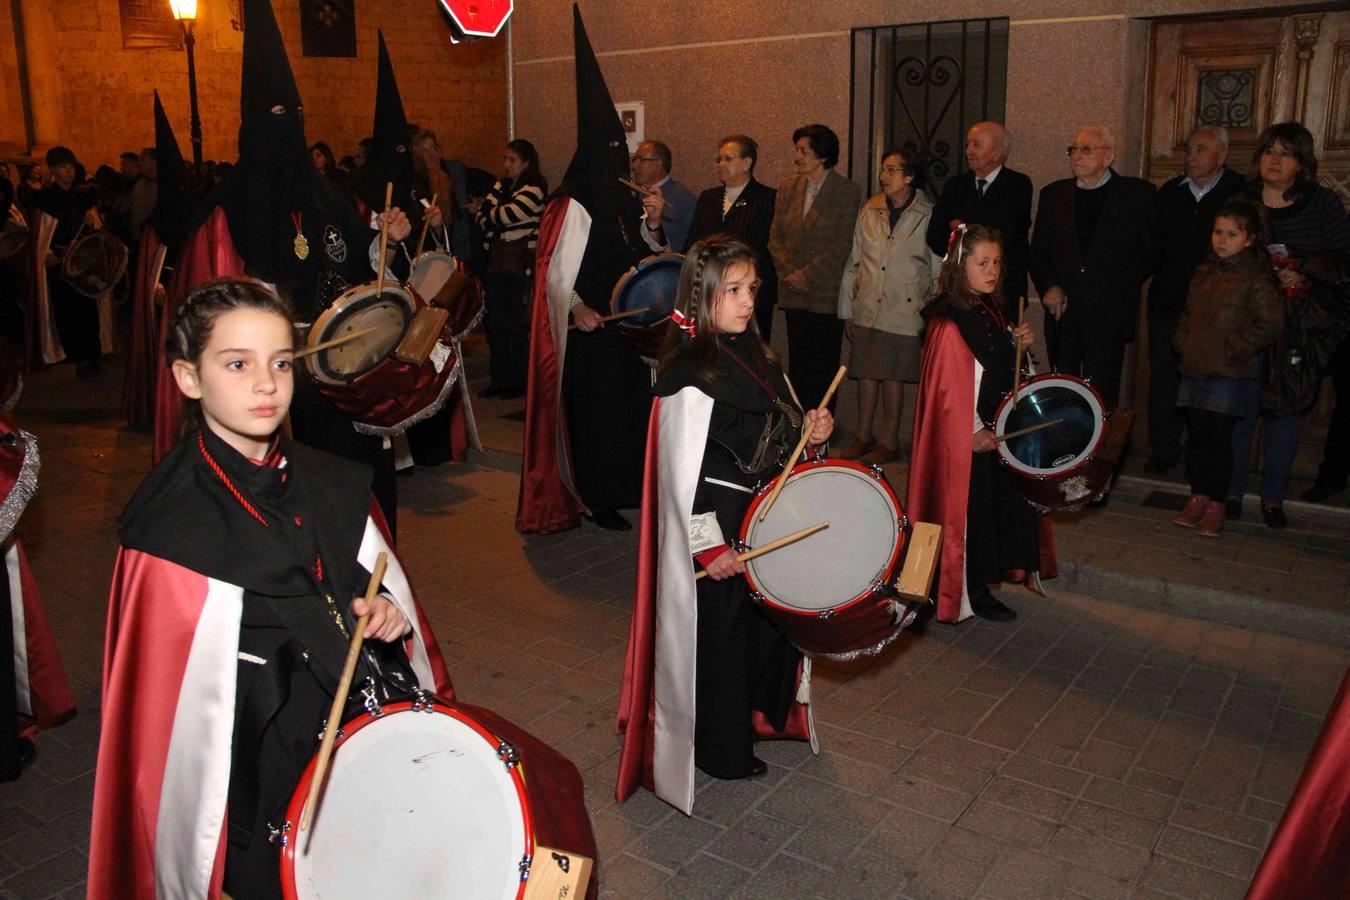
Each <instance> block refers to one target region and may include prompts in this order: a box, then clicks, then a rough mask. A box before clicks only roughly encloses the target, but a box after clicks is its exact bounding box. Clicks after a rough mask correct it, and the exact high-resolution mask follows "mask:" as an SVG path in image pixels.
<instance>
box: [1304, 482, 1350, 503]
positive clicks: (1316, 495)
mask: <svg viewBox="0 0 1350 900" xmlns="http://www.w3.org/2000/svg"><path fill="white" fill-rule="evenodd" d="M1344 490H1345V485H1344V484H1342V485H1340V486H1339V487H1338V486H1336V485H1334V484H1332V483H1330V482H1328V481H1322V480H1320V479H1319V480H1317V481H1314V482H1313V486H1312V487H1310V488H1308V489H1307V490H1306V491H1304V492H1303V493H1302V494H1301V495H1299V499H1300V500H1307V501H1308V502H1309V503H1326V502H1327V501H1328V500H1330V499H1331V498H1332V497H1334V496H1336V495H1337V494H1339V493H1341V492H1342V491H1344Z"/></svg>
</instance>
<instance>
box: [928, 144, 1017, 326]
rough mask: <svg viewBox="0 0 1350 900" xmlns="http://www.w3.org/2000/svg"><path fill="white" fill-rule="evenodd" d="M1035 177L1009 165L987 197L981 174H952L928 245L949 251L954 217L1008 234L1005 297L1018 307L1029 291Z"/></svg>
mask: <svg viewBox="0 0 1350 900" xmlns="http://www.w3.org/2000/svg"><path fill="white" fill-rule="evenodd" d="M1031 194H1032V190H1031V179H1030V178H1028V177H1027V176H1025V175H1023V174H1022V173H1021V172H1018V171H1015V170H1013V169H1009V168H1007V167H1006V166H1005V167H1004V169H1003V171H1002V172H999V173H998V177H997V178H995V179H994V183H993V184H991V185H989V188H988V189H987V190H986V191H985V192H984V196H983V197H981V196H979V195H978V194H977V193H976V190H975V175H974V173H971V172H966V173H964V174H962V175H959V176H957V177H956V178H949V179H948V180H947V183H946V184H945V185H943V187H942V196H940V197H938V201H937V203H936V204H935V205H934V207H933V214H932V216H930V217H929V219H928V236H927V237H928V247H929V249H930V250H932V251H933V252H934V253H936V254H937V255H938V256H944V255H945V254H946V253H947V239H948V238H949V237H950V236H951V231H952V220H953V219H960V220H961V221H962V222H965V223H967V224H969V225H988V226H989V227H991V228H997V229H998V230H999V231H1000V232H1001V233H1002V235H1003V267H1004V268H1003V271H1004V274H1003V296H1004V297H1005V298H1006V299H1007V300H1008V301H1009V303H1010V306H1011V307H1013V308H1015V307H1016V305H1017V298H1018V297H1024V296H1026V293H1027V261H1028V260H1029V259H1030V258H1031V244H1030V242H1029V241H1028V237H1029V235H1030V234H1031Z"/></svg>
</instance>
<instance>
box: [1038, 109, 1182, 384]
mask: <svg viewBox="0 0 1350 900" xmlns="http://www.w3.org/2000/svg"><path fill="white" fill-rule="evenodd" d="M1065 152H1066V153H1067V154H1068V157H1069V169H1070V171H1071V172H1072V173H1073V177H1072V178H1065V179H1063V180H1061V181H1055V182H1052V183H1050V184H1048V185H1046V186H1045V187H1044V188H1043V189H1042V190H1041V199H1040V205H1039V207H1038V209H1037V211H1036V229H1035V231H1034V232H1033V234H1032V237H1031V266H1030V267H1031V279H1032V281H1034V282H1035V284H1036V290H1037V292H1038V293H1039V294H1040V295H1041V303H1042V305H1044V306H1045V311H1046V327H1045V331H1046V342H1047V344H1048V346H1049V348H1050V361H1051V362H1052V363H1053V364H1054V365H1055V366H1056V367H1058V369H1059V371H1061V372H1065V373H1068V374H1072V375H1081V376H1082V377H1084V378H1089V379H1091V381H1092V384H1093V386H1094V387H1095V388H1096V389H1097V391H1098V392H1099V393H1100V394H1101V395H1102V400H1103V401H1104V402H1105V403H1106V406H1107V408H1108V409H1110V408H1112V407H1114V406H1115V405H1116V404H1117V402H1118V401H1119V399H1120V370H1121V366H1122V365H1123V364H1124V361H1125V345H1126V344H1128V343H1129V342H1130V341H1132V340H1134V338H1135V331H1136V327H1135V323H1136V321H1137V319H1138V318H1139V293H1140V289H1141V287H1142V286H1143V283H1144V279H1145V278H1147V277H1148V275H1149V272H1151V271H1152V269H1153V254H1154V244H1153V242H1154V231H1155V229H1154V225H1153V215H1154V212H1153V186H1152V185H1151V184H1149V183H1148V182H1147V181H1144V180H1142V179H1139V178H1130V177H1128V176H1126V175H1121V174H1119V173H1117V172H1116V171H1115V170H1114V169H1112V168H1111V163H1112V162H1113V161H1114V160H1115V155H1116V154H1115V141H1114V139H1113V138H1112V136H1111V132H1110V131H1109V130H1108V129H1107V128H1106V127H1105V126H1102V125H1084V126H1083V127H1081V128H1079V129H1078V132H1077V134H1075V135H1074V137H1073V143H1072V144H1070V145H1069V147H1068V148H1067V149H1066V150H1065Z"/></svg>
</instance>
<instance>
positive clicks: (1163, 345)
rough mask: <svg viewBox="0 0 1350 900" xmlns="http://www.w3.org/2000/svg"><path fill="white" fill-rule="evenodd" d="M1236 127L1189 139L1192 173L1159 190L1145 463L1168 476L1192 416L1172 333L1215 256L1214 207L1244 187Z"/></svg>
mask: <svg viewBox="0 0 1350 900" xmlns="http://www.w3.org/2000/svg"><path fill="white" fill-rule="evenodd" d="M1227 159H1228V129H1226V128H1223V127H1222V126H1218V125H1201V126H1200V127H1199V128H1197V129H1195V130H1194V131H1192V132H1191V136H1190V137H1189V138H1188V139H1187V141H1186V171H1185V173H1184V174H1182V175H1178V176H1177V177H1176V178H1173V179H1171V180H1170V181H1167V182H1166V183H1164V184H1163V186H1162V187H1160V188H1159V189H1158V193H1157V194H1156V195H1155V196H1154V207H1155V210H1156V211H1155V218H1156V220H1157V226H1158V231H1157V248H1158V267H1157V268H1156V269H1155V270H1154V272H1153V283H1152V284H1151V285H1150V286H1149V290H1148V366H1149V371H1148V446H1149V458H1148V462H1147V463H1145V465H1144V469H1145V471H1147V472H1151V473H1153V474H1155V475H1161V474H1163V473H1165V472H1167V471H1168V470H1169V469H1171V468H1172V467H1174V466H1175V465H1176V464H1177V463H1178V462H1180V461H1181V431H1182V427H1183V423H1184V419H1183V417H1182V415H1181V413H1180V411H1179V410H1178V409H1177V388H1178V386H1179V384H1180V374H1179V372H1178V370H1177V357H1176V353H1175V352H1173V350H1172V335H1173V333H1175V332H1176V329H1177V323H1178V322H1179V321H1180V320H1181V311H1182V310H1183V309H1184V308H1185V306H1186V292H1187V290H1188V289H1189V287H1190V283H1191V275H1192V274H1194V272H1195V267H1196V266H1198V265H1199V264H1200V263H1201V262H1202V261H1203V260H1204V259H1205V257H1206V256H1208V255H1209V245H1210V231H1212V230H1213V228H1214V213H1215V211H1216V210H1218V208H1219V207H1221V206H1223V203H1224V201H1225V200H1227V199H1228V198H1229V197H1231V196H1233V195H1234V194H1236V193H1237V192H1238V191H1240V190H1242V185H1243V183H1244V179H1243V177H1242V176H1241V175H1239V174H1238V173H1237V172H1232V171H1229V170H1228V169H1226V168H1224V162H1225V161H1226V160H1227Z"/></svg>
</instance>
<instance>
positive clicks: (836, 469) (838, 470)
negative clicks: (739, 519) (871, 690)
mask: <svg viewBox="0 0 1350 900" xmlns="http://www.w3.org/2000/svg"><path fill="white" fill-rule="evenodd" d="M772 490H773V483H772V482H771V483H770V484H768V485H766V486H765V487H764V488H763V489H762V490H761V491H760V492H759V493H758V494H757V495H756V496H755V499H754V500H752V501H751V502H750V508H749V509H748V510H746V513H745V520H744V522H743V523H742V525H741V541H742V543H744V544H745V545H746V546H748V547H751V548H753V547H758V546H763V545H764V544H767V543H769V542H770V541H773V540H776V539H778V538H780V537H784V536H785V535H789V534H792V533H793V532H795V531H800V530H801V529H803V528H807V527H809V526H811V525H814V524H815V523H817V522H820V521H828V522H829V523H830V527H829V528H827V529H825V530H824V531H821V532H817V533H816V534H813V535H811V536H810V537H808V538H804V539H803V540H801V541H800V542H798V543H796V544H792V545H789V546H787V547H784V548H782V549H781V550H776V551H774V552H772V553H766V554H764V555H763V556H759V557H756V558H755V559H752V560H747V561H746V563H745V580H746V581H747V582H748V583H749V585H750V596H751V598H752V599H754V600H755V601H757V602H759V603H760V604H762V606H763V608H764V611H765V613H766V614H767V615H768V616H769V618H770V619H772V620H773V622H774V623H775V624H776V625H777V626H778V628H779V630H781V631H782V632H783V634H784V635H786V636H787V638H788V640H790V641H792V643H794V644H795V645H796V646H797V647H798V648H799V649H800V650H801V651H802V652H804V653H809V654H812V655H815V656H824V657H827V658H833V659H851V658H853V657H855V656H859V655H862V654H870V653H877V652H879V651H880V650H881V649H882V648H883V647H885V646H886V645H887V644H888V643H890V642H891V641H892V640H894V639H895V637H896V636H897V635H899V633H900V631H901V629H903V628H904V627H905V626H907V625H908V624H909V623H910V622H912V621H913V619H914V615H915V612H916V609H917V607H911V606H907V605H906V604H904V603H903V602H902V601H901V600H900V598H899V597H898V595H897V594H896V593H895V592H894V590H893V589H891V587H890V585H891V581H892V580H893V579H894V577H895V575H896V572H897V568H898V566H899V564H900V560H901V556H902V553H903V550H904V546H905V538H906V536H907V534H908V532H909V520H908V519H906V518H905V514H904V510H902V509H901V508H900V501H899V500H898V499H897V498H896V496H895V491H893V490H891V486H890V485H889V484H887V483H886V479H885V477H884V476H883V475H882V474H881V472H880V471H879V470H877V469H872V468H868V467H867V466H863V465H860V464H858V463H855V462H849V461H847V460H837V459H830V460H825V459H820V460H808V461H807V462H803V463H800V464H798V465H797V466H796V467H795V468H793V470H792V473H791V474H790V475H789V476H788V480H787V484H785V485H784V486H783V491H782V493H781V494H779V495H778V499H777V500H776V501H774V504H773V506H772V507H770V509H769V514H768V516H767V517H765V519H764V521H763V522H761V521H759V511H760V507H761V505H762V504H763V502H764V500H765V498H766V497H767V496H768V495H769V494H770V493H771V492H772Z"/></svg>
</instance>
